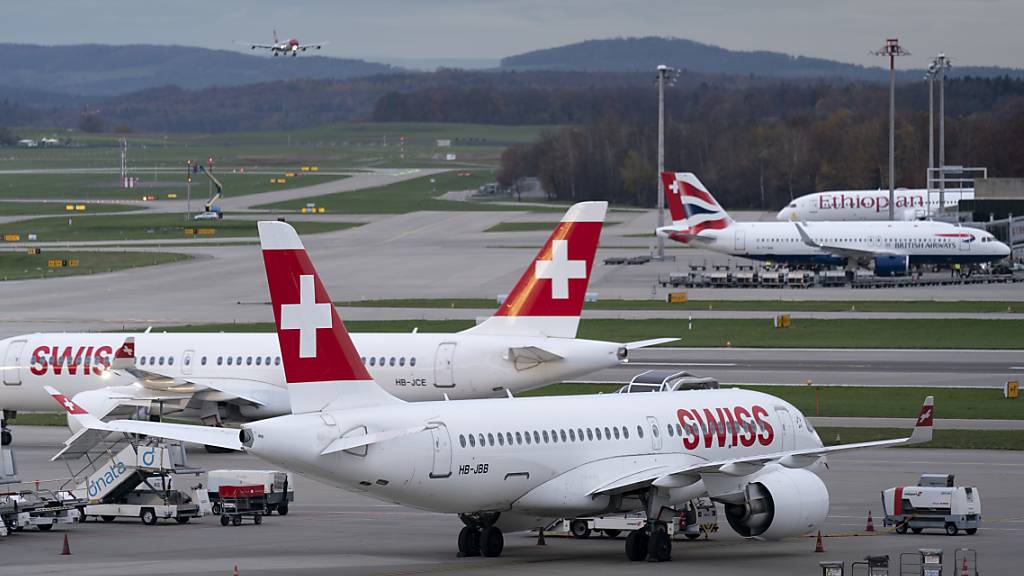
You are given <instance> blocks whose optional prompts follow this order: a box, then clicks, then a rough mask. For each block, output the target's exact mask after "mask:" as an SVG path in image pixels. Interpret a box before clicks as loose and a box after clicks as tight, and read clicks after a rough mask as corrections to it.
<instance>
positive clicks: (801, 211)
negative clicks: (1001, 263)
mask: <svg viewBox="0 0 1024 576" xmlns="http://www.w3.org/2000/svg"><path fill="white" fill-rule="evenodd" d="M893 194H894V196H895V197H896V208H895V210H894V213H895V215H896V219H897V220H924V219H925V218H928V217H929V216H930V215H932V214H935V213H936V212H940V211H941V208H951V207H954V206H956V205H957V203H958V202H959V201H960V200H973V199H974V189H964V190H946V192H945V196H944V200H943V202H942V204H943V206H942V207H941V208H940V206H939V196H940V194H939V191H938V190H932V191H931V194H930V195H929V193H928V190H926V189H924V188H913V189H908V188H898V189H896V190H895V191H894V193H893ZM775 219H776V220H781V221H783V222H796V221H800V222H819V221H829V222H850V221H864V220H888V219H889V191H888V190H830V191H827V192H815V193H814V194H807V195H804V196H801V197H799V198H797V199H796V200H793V201H792V202H790V203H789V204H788V205H787V206H786V207H785V208H783V209H782V210H779V213H778V214H776V215H775Z"/></svg>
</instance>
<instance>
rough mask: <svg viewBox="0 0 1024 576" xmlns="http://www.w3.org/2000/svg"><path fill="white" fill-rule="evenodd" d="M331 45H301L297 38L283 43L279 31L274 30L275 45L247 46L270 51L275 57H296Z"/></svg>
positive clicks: (325, 43)
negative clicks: (279, 37)
mask: <svg viewBox="0 0 1024 576" xmlns="http://www.w3.org/2000/svg"><path fill="white" fill-rule="evenodd" d="M328 44H330V42H319V43H316V44H300V43H299V41H298V40H296V39H295V38H289V39H288V41H286V42H282V41H280V40H278V39H277V30H274V43H273V44H247V45H248V46H249V49H250V50H255V49H257V48H261V49H263V50H270V52H271V53H273V54H274V56H280V55H281V54H284V55H285V56H289V55H290V56H292V57H294V56H296V55H298V53H299V52H305V51H306V50H320V49H321V48H323V47H324V46H326V45H328Z"/></svg>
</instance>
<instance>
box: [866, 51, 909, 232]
mask: <svg viewBox="0 0 1024 576" xmlns="http://www.w3.org/2000/svg"><path fill="white" fill-rule="evenodd" d="M874 54H875V55H876V56H888V57H889V220H895V219H896V184H895V180H896V57H897V56H909V55H910V52H907V51H906V50H904V49H903V47H902V46H900V41H899V40H898V39H896V38H887V39H886V40H885V46H882V47H881V48H879V49H878V50H876V51H875V52H874Z"/></svg>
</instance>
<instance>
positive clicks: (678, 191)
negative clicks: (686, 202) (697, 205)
mask: <svg viewBox="0 0 1024 576" xmlns="http://www.w3.org/2000/svg"><path fill="white" fill-rule="evenodd" d="M668 189H669V190H671V191H672V193H673V194H675V195H676V196H679V195H680V194H681V193H682V188H681V187H680V186H679V180H673V181H672V183H671V184H669V185H668Z"/></svg>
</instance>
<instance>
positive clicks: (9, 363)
mask: <svg viewBox="0 0 1024 576" xmlns="http://www.w3.org/2000/svg"><path fill="white" fill-rule="evenodd" d="M24 348H25V340H14V341H13V342H11V343H10V344H8V345H7V353H6V354H4V366H3V373H4V384H6V385H8V386H19V385H21V365H20V364H19V363H18V358H19V357H20V356H21V351H22V349H24Z"/></svg>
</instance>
